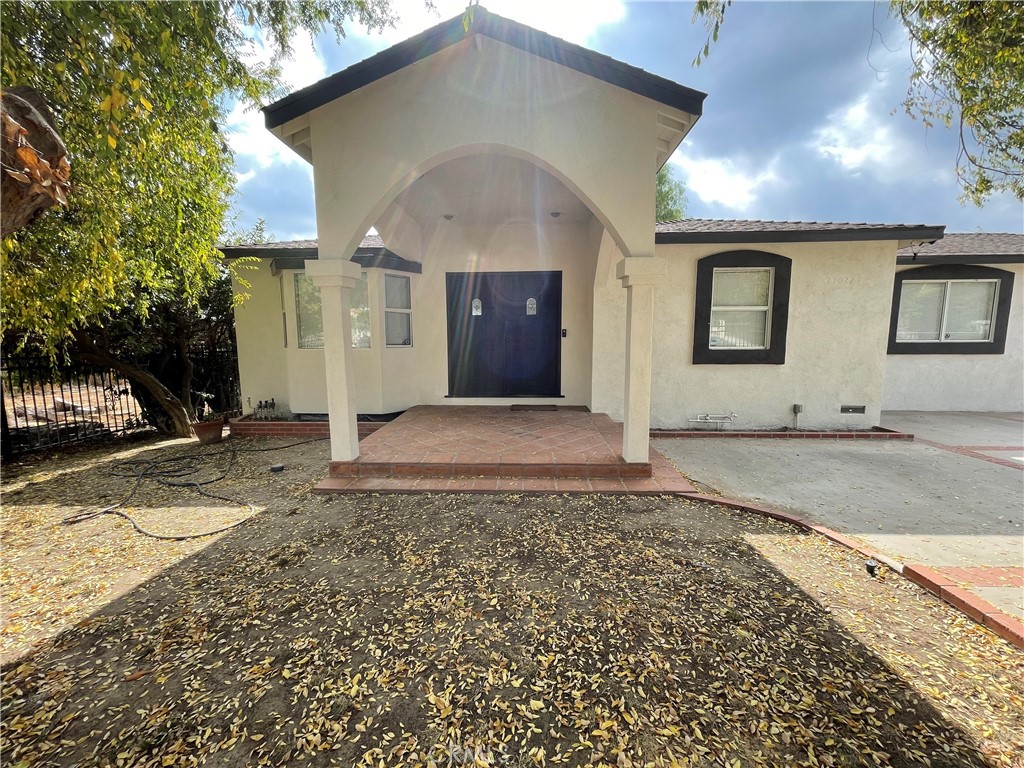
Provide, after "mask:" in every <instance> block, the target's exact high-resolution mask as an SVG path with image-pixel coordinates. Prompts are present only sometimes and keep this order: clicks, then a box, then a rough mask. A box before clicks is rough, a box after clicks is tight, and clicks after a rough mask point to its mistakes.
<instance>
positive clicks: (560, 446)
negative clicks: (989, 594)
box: [316, 406, 694, 493]
mask: <svg viewBox="0 0 1024 768" xmlns="http://www.w3.org/2000/svg"><path fill="white" fill-rule="evenodd" d="M621 447H622V427H621V425H618V424H616V423H615V422H613V421H612V420H611V419H610V418H609V417H608V416H607V415H605V414H603V413H589V412H587V411H580V410H557V411H522V410H520V411H512V410H510V409H509V408H508V407H507V406H504V407H499V406H418V407H416V408H412V409H410V410H408V411H406V412H405V413H404V414H403V415H402V416H400V417H399V418H397V419H396V420H395V421H393V422H390V423H389V424H387V425H386V426H384V427H383V428H381V429H379V430H378V431H377V432H375V433H374V434H372V435H370V436H368V437H367V438H366V439H364V440H363V441H362V442H361V443H360V444H359V449H360V457H359V458H358V459H357V460H356V461H354V462H331V469H330V476H329V477H328V478H327V479H326V480H324V481H323V482H321V483H320V484H319V485H318V486H317V487H316V490H317V491H318V492H321V493H332V492H333V493H339V492H340V493H344V492H363V491H393V492H426V491H449V492H480V493H486V492H492V493H493V492H495V491H501V492H513V491H520V492H536V493H565V492H577V493H578V492H601V493H689V492H692V491H693V490H694V489H693V487H692V486H691V485H690V484H689V483H688V482H687V481H686V479H685V478H684V477H683V476H682V475H680V474H679V472H678V471H677V470H676V469H675V467H674V466H673V465H672V464H671V462H669V461H668V460H667V459H665V458H664V457H663V456H661V455H660V454H658V453H656V452H655V451H653V450H652V451H651V462H650V463H649V464H646V463H645V464H637V463H627V462H625V461H624V460H623V459H622V457H621V455H620V453H621Z"/></svg>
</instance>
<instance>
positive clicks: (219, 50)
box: [0, 0, 389, 352]
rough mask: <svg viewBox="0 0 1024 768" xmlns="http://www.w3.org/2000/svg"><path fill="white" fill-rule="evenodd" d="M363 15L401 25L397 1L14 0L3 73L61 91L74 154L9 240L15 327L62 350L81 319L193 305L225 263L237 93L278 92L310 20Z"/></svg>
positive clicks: (7, 283)
mask: <svg viewBox="0 0 1024 768" xmlns="http://www.w3.org/2000/svg"><path fill="white" fill-rule="evenodd" d="M352 17H358V18H359V19H360V21H362V22H364V23H366V24H368V25H369V26H371V27H380V26H382V25H383V24H385V23H388V21H389V17H388V4H387V2H386V0H303V1H301V2H289V3H283V2H272V1H270V0H261V1H255V0H253V1H250V2H230V1H228V0H222V1H221V2H70V1H63V2H57V1H52V2H5V3H4V5H3V36H2V48H0V56H2V58H0V73H2V83H3V86H4V87H9V86H14V85H27V86H32V87H34V88H36V89H37V90H38V91H39V92H40V93H42V94H43V95H44V96H45V97H46V98H47V100H48V102H49V105H50V107H51V109H52V111H53V113H54V124H55V126H56V127H57V130H58V131H59V132H60V134H61V136H62V138H63V140H64V143H65V144H66V145H67V147H68V151H69V154H70V157H71V164H72V169H73V170H72V194H71V195H70V198H69V199H70V205H69V206H68V208H67V209H65V210H62V211H52V212H50V213H48V214H47V215H45V216H43V217H42V218H41V219H40V220H38V221H37V222H35V224H34V225H33V226H31V227H28V228H26V229H24V230H22V231H21V232H19V233H17V234H16V235H14V236H12V237H9V238H7V239H6V240H4V242H3V244H2V246H0V269H2V277H3V288H4V296H3V299H4V301H3V309H2V313H0V325H2V329H3V331H4V332H5V333H8V332H11V331H14V332H17V333H31V334H33V335H34V336H36V337H38V338H39V339H41V340H42V343H43V344H44V346H45V347H46V348H47V349H49V350H50V351H51V352H52V351H54V350H56V349H57V348H58V347H59V346H60V345H61V343H62V341H63V340H64V339H65V338H66V337H68V336H69V334H70V333H71V331H72V330H73V329H75V328H77V327H82V326H85V325H89V324H91V323H93V322H95V321H96V320H98V319H100V318H102V317H105V316H109V315H110V313H121V312H123V311H125V310H129V311H130V313H131V314H132V315H134V316H135V317H137V318H140V319H145V318H147V316H148V315H149V314H150V311H151V309H152V308H153V307H154V305H159V304H160V303H162V302H167V301H175V300H179V299H180V300H183V301H184V302H185V303H186V304H188V305H190V306H193V307H195V306H196V305H197V302H198V297H199V296H200V295H201V294H202V293H203V289H204V287H205V286H207V285H209V284H210V283H211V282H213V281H214V280H216V279H217V278H218V276H219V275H220V274H221V271H220V270H219V268H218V265H219V262H220V258H219V253H218V251H217V250H216V248H215V244H216V243H217V239H218V237H219V236H220V233H221V227H222V222H223V220H224V215H225V213H226V211H227V209H228V202H229V198H230V194H231V192H232V189H233V184H234V176H233V172H232V157H231V153H230V150H229V149H228V147H227V145H226V143H225V141H224V138H223V137H222V136H221V134H220V133H219V130H218V127H217V126H218V124H219V123H221V122H222V121H223V119H224V117H225V111H226V109H227V108H228V106H229V105H230V103H231V101H232V99H235V98H238V99H242V100H243V101H245V102H247V103H248V104H250V105H252V106H254V107H255V106H258V105H259V103H260V102H262V101H263V100H266V99H268V98H271V97H273V96H275V95H278V93H279V67H278V64H277V58H275V59H273V60H271V61H270V62H269V63H266V62H262V63H261V60H260V59H259V58H258V57H257V56H256V48H255V47H254V45H253V43H252V36H253V35H254V33H255V32H256V31H257V30H258V32H259V33H260V35H261V36H262V37H263V39H264V41H265V42H266V43H267V44H268V45H269V46H270V47H271V48H272V50H274V51H275V53H276V56H277V57H279V56H281V55H283V54H284V53H285V52H287V50H288V43H289V40H290V39H291V38H292V36H293V35H294V34H295V33H296V32H297V31H299V30H306V31H308V32H309V33H311V34H316V33H318V32H320V31H322V30H323V29H324V28H325V27H327V26H330V27H333V29H334V30H335V32H336V33H337V34H338V35H339V36H340V35H341V34H343V27H342V23H343V22H344V21H346V20H347V19H349V18H352Z"/></svg>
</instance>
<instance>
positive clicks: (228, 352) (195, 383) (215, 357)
mask: <svg viewBox="0 0 1024 768" xmlns="http://www.w3.org/2000/svg"><path fill="white" fill-rule="evenodd" d="M190 357H191V360H192V392H193V395H194V399H205V400H206V402H207V404H208V406H209V408H210V410H212V411H215V412H217V413H223V414H225V415H228V416H238V415H241V413H242V389H241V385H240V383H239V377H238V349H237V348H236V347H233V346H224V347H217V348H213V347H199V348H196V349H193V350H192V351H191V353H190Z"/></svg>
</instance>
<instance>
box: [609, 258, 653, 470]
mask: <svg viewBox="0 0 1024 768" xmlns="http://www.w3.org/2000/svg"><path fill="white" fill-rule="evenodd" d="M615 274H616V276H617V277H618V278H619V280H621V281H622V286H623V287H624V288H625V289H626V382H625V387H624V390H623V392H624V401H625V402H624V403H623V419H622V458H623V459H625V460H626V461H627V462H630V463H646V462H648V461H649V460H650V443H651V440H650V431H651V363H652V350H653V346H654V344H653V341H654V287H655V285H657V283H659V282H660V281H661V280H662V278H663V276H664V275H665V260H664V259H661V258H656V257H654V256H639V257H638V256H631V257H628V258H625V259H623V260H622V261H620V262H619V263H618V264H617V265H616V268H615Z"/></svg>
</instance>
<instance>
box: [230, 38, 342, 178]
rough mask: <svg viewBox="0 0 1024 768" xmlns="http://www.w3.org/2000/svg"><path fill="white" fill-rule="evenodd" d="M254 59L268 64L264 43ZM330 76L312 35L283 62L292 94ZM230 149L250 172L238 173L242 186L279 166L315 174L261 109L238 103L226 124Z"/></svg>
mask: <svg viewBox="0 0 1024 768" xmlns="http://www.w3.org/2000/svg"><path fill="white" fill-rule="evenodd" d="M252 55H253V58H254V59H256V60H257V61H261V62H267V61H269V60H270V58H271V55H272V54H271V52H270V51H269V50H268V49H267V48H266V46H265V45H263V42H262V40H261V39H258V38H257V39H256V40H254V41H253V47H252ZM326 75H327V68H326V66H325V65H324V62H323V59H321V58H320V55H319V54H318V53H317V52H316V50H315V49H314V47H313V41H312V39H311V38H310V37H309V35H307V34H305V33H302V34H297V35H296V36H295V39H294V40H293V41H292V54H291V56H289V57H288V58H287V59H285V60H284V61H282V62H281V76H282V80H283V81H284V83H285V85H286V87H287V89H288V91H289V92H291V91H295V90H298V89H299V88H303V87H305V86H307V85H309V84H311V83H315V82H316V81H317V80H320V79H321V78H323V77H325V76H326ZM225 129H226V133H227V140H228V145H229V146H230V147H231V150H232V151H233V152H234V153H235V164H236V166H238V167H241V168H247V169H248V170H246V171H243V172H240V173H236V174H235V178H236V179H237V183H238V185H239V186H241V185H243V184H245V183H246V182H247V181H249V180H250V179H252V178H253V177H254V176H255V169H262V168H267V167H269V166H271V165H273V164H275V163H283V164H286V165H297V166H304V167H305V169H306V172H307V173H308V174H310V175H311V174H312V169H311V168H309V166H308V164H307V163H306V161H305V160H303V159H302V158H301V157H299V156H298V155H297V154H295V152H293V151H292V150H291V149H289V148H288V147H286V146H285V145H284V144H283V143H282V142H281V141H280V140H279V139H277V138H276V137H275V136H274V135H273V134H272V133H270V131H268V130H267V129H266V127H265V126H264V123H263V113H262V112H260V111H259V110H258V109H254V108H252V107H248V106H246V105H243V104H242V103H240V102H239V103H236V104H235V105H234V107H233V108H232V109H231V112H230V113H229V114H228V117H227V121H226V123H225Z"/></svg>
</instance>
